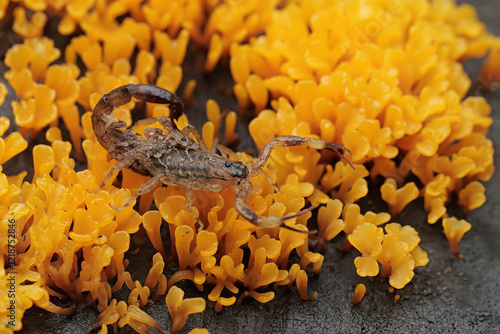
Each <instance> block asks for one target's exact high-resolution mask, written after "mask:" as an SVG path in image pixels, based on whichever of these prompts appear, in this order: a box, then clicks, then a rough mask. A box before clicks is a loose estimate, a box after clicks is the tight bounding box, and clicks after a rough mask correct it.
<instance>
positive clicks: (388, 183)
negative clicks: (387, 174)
mask: <svg viewBox="0 0 500 334" xmlns="http://www.w3.org/2000/svg"><path fill="white" fill-rule="evenodd" d="M380 193H381V194H382V199H383V200H384V201H385V202H386V203H387V204H388V205H389V209H390V211H391V215H393V216H394V215H396V214H398V213H399V212H401V211H402V210H403V209H404V208H405V206H406V205H407V204H408V203H410V202H411V201H413V200H414V199H416V198H417V197H418V195H419V191H418V188H417V186H416V185H415V183H413V182H409V183H407V184H405V185H404V186H403V187H401V188H399V189H398V188H397V183H396V180H394V179H391V178H388V179H386V180H385V183H384V184H383V185H382V186H381V187H380Z"/></svg>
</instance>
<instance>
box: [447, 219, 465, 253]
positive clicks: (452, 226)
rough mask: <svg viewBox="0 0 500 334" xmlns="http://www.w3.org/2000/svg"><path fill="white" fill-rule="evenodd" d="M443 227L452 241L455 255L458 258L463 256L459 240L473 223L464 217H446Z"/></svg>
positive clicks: (452, 249)
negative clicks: (459, 247) (459, 248)
mask: <svg viewBox="0 0 500 334" xmlns="http://www.w3.org/2000/svg"><path fill="white" fill-rule="evenodd" d="M443 229H444V234H445V235H446V237H447V238H448V241H449V242H450V247H451V251H452V252H453V255H454V256H455V257H457V258H460V257H462V254H460V252H459V251H458V242H459V241H460V240H462V237H463V236H464V234H465V232H467V231H469V230H470V229H471V224H470V223H468V222H467V221H465V220H463V219H461V220H458V219H456V218H454V217H451V218H444V219H443Z"/></svg>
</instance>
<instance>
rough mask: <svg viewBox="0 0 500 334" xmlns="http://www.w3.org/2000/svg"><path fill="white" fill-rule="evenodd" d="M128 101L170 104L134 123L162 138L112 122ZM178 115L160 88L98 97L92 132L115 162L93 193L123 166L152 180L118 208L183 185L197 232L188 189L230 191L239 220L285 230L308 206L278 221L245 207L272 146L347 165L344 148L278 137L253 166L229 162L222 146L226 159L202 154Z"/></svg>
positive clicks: (132, 88) (176, 103)
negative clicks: (166, 110) (161, 187)
mask: <svg viewBox="0 0 500 334" xmlns="http://www.w3.org/2000/svg"><path fill="white" fill-rule="evenodd" d="M132 97H134V98H136V99H138V100H141V101H145V102H152V103H161V104H169V105H170V117H165V116H162V117H157V118H149V119H145V120H142V121H139V122H142V123H143V124H145V125H147V124H153V123H155V122H159V123H160V124H161V125H162V126H163V127H164V130H167V131H168V133H167V134H165V131H164V130H161V129H158V128H146V129H145V130H144V137H145V138H143V137H139V136H138V134H137V133H136V132H134V131H132V130H129V129H126V128H125V127H126V124H125V122H123V121H117V122H116V121H113V120H112V118H113V117H114V116H115V115H114V114H113V110H114V109H115V108H116V107H119V106H121V105H124V104H126V103H128V102H130V101H131V99H132ZM183 112H184V108H183V105H182V103H181V101H180V100H179V99H178V98H177V97H176V96H175V95H174V94H172V93H171V92H169V91H167V90H164V89H162V88H159V87H156V86H151V85H144V84H141V85H134V84H129V85H125V86H121V87H118V88H116V89H114V90H112V91H111V92H109V93H108V94H105V95H103V97H102V98H101V100H100V101H99V102H98V103H97V105H96V107H95V108H94V112H93V114H92V126H93V128H94V132H95V134H96V137H97V140H98V141H99V143H100V144H101V145H102V146H103V147H104V148H105V149H106V150H108V151H109V154H110V155H111V157H112V158H114V159H115V160H116V161H117V162H118V163H117V164H116V165H114V166H113V167H112V168H111V170H110V171H109V173H108V174H107V176H106V178H105V179H104V181H103V183H102V184H101V186H100V187H99V189H98V190H97V191H99V190H101V189H102V188H103V187H104V186H105V185H106V184H107V183H108V182H109V180H110V179H111V177H112V175H113V173H114V172H117V171H120V170H122V169H125V168H130V169H132V170H133V171H134V172H136V173H138V174H142V175H147V176H151V179H150V180H149V181H147V182H146V183H145V184H144V185H143V186H142V187H141V188H140V189H139V190H138V191H137V192H136V193H135V194H134V195H133V196H132V197H131V198H130V199H129V200H128V201H127V202H126V203H125V204H124V205H123V206H122V207H121V208H119V209H117V210H120V209H122V208H124V207H127V206H129V205H131V204H132V203H133V202H134V201H135V200H136V199H137V197H139V196H140V195H142V194H145V193H147V192H149V191H151V190H152V189H153V188H154V187H155V186H156V184H157V183H159V182H163V183H164V184H166V185H175V186H182V187H185V188H186V207H187V209H188V211H189V212H190V213H191V214H192V215H193V216H194V217H195V218H196V219H197V220H198V222H199V223H200V224H201V227H200V228H202V227H203V224H202V223H201V221H200V220H199V218H198V217H197V216H196V214H195V212H194V210H193V209H192V208H191V204H192V201H193V190H208V191H220V190H221V189H223V188H224V187H230V188H233V189H234V190H235V191H236V198H235V204H234V205H235V209H236V210H237V211H238V213H239V214H240V215H241V216H242V217H243V218H245V219H246V220H248V221H249V222H251V223H253V224H255V225H257V226H260V227H278V226H283V227H287V228H289V227H288V226H286V225H284V221H285V220H287V219H289V218H293V217H296V216H298V215H300V214H303V213H305V212H307V211H310V210H311V208H308V209H305V210H302V211H300V212H298V213H295V214H291V215H287V216H283V217H267V218H265V219H261V218H260V217H259V216H258V215H257V214H256V213H255V212H254V211H253V210H252V209H251V208H250V207H249V206H248V205H247V203H248V202H249V201H250V199H251V198H250V197H251V194H252V190H253V186H252V183H251V182H250V180H249V177H251V176H255V175H257V174H258V173H261V172H262V168H263V167H264V166H265V165H266V163H267V161H268V160H269V158H270V156H271V151H272V150H273V149H274V148H276V147H283V146H299V145H308V146H309V147H312V148H315V149H319V150H323V149H325V150H330V151H333V152H334V153H335V154H336V155H338V156H339V157H341V158H343V159H344V160H345V161H347V162H348V163H349V164H350V165H351V166H352V164H351V162H350V161H349V160H348V159H347V158H345V157H344V156H343V154H342V151H343V150H346V151H349V150H347V149H346V148H344V147H343V146H340V145H337V144H333V143H328V142H325V141H323V140H320V139H316V138H302V137H295V136H281V137H276V138H274V139H272V140H271V141H270V142H269V143H267V144H266V145H265V146H264V148H263V150H262V152H261V154H260V155H259V157H258V159H257V162H256V163H255V164H254V165H252V166H251V167H250V168H249V167H247V166H246V165H244V164H243V163H242V162H241V161H237V160H231V159H229V155H230V153H231V151H230V150H229V149H226V148H225V147H223V146H221V145H218V149H219V151H220V153H221V154H223V155H226V156H227V157H226V156H223V155H219V154H217V153H215V152H212V151H209V150H207V147H206V145H205V143H204V142H203V140H202V138H201V136H200V134H199V132H198V131H197V130H196V128H195V127H193V126H192V125H188V126H187V127H185V128H184V129H182V130H179V129H178V127H177V125H176V124H175V122H174V120H177V119H178V118H179V117H180V116H181V115H182V114H183ZM139 122H138V123H139ZM136 125H137V124H136ZM190 134H192V135H193V136H194V138H195V139H196V142H195V141H194V140H193V139H192V138H191V137H190V136H189V135H190ZM312 208H314V207H312ZM291 229H292V230H294V231H298V230H295V229H293V228H291ZM299 232H300V231H299Z"/></svg>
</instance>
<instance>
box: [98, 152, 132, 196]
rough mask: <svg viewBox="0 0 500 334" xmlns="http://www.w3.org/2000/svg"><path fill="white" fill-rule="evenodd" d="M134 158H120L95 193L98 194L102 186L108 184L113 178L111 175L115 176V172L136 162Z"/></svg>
mask: <svg viewBox="0 0 500 334" xmlns="http://www.w3.org/2000/svg"><path fill="white" fill-rule="evenodd" d="M134 160H135V158H133V157H130V158H128V159H124V160H120V161H118V162H117V163H116V165H113V167H111V169H110V170H109V172H108V174H107V175H106V177H105V178H104V180H103V181H102V183H101V185H100V186H99V188H98V189H97V190H96V191H95V192H94V191H93V193H95V194H97V193H98V192H99V191H101V190H102V188H104V186H105V185H106V184H108V182H109V180H110V179H111V177H112V176H113V174H114V173H115V172H119V171H121V170H123V169H125V168H127V167H129V166H130V165H132V164H133V163H134Z"/></svg>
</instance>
